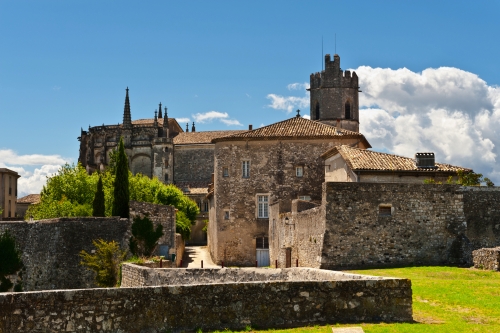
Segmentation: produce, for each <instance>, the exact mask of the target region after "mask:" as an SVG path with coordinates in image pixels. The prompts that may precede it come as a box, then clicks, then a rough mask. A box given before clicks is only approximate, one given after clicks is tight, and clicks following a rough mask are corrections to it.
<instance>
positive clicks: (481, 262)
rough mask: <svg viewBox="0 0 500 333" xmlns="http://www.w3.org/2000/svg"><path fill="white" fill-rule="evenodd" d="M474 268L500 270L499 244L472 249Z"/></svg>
mask: <svg viewBox="0 0 500 333" xmlns="http://www.w3.org/2000/svg"><path fill="white" fill-rule="evenodd" d="M472 258H473V261H474V268H477V269H486V270H490V271H500V246H499V247H495V248H490V249H479V250H475V251H472Z"/></svg>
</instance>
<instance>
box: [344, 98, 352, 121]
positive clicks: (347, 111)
mask: <svg viewBox="0 0 500 333" xmlns="http://www.w3.org/2000/svg"><path fill="white" fill-rule="evenodd" d="M345 119H351V104H350V103H349V102H347V103H345Z"/></svg>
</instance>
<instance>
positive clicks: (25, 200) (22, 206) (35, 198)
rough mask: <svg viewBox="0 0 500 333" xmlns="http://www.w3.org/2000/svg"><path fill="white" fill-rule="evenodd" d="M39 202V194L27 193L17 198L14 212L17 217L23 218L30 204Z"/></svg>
mask: <svg viewBox="0 0 500 333" xmlns="http://www.w3.org/2000/svg"><path fill="white" fill-rule="evenodd" d="M39 202H40V194H28V195H26V196H24V197H22V198H19V199H18V200H17V208H16V214H17V217H19V219H21V220H24V216H25V215H26V212H27V211H28V208H29V207H30V206H31V205H35V204H37V203H39Z"/></svg>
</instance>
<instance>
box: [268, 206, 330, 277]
mask: <svg viewBox="0 0 500 333" xmlns="http://www.w3.org/2000/svg"><path fill="white" fill-rule="evenodd" d="M311 207H314V208H311ZM307 208H309V209H307ZM287 218H288V220H286V219H287ZM269 220H270V226H269V255H270V257H271V264H274V265H275V264H276V260H277V261H278V267H294V266H296V265H297V260H298V266H299V267H313V268H320V265H321V250H322V248H323V235H324V233H325V219H324V209H323V207H321V206H320V207H315V205H314V204H312V203H310V202H306V201H302V200H293V201H292V202H291V203H289V202H286V201H280V202H277V203H275V204H273V205H271V207H270V218H269Z"/></svg>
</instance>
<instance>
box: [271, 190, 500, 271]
mask: <svg viewBox="0 0 500 333" xmlns="http://www.w3.org/2000/svg"><path fill="white" fill-rule="evenodd" d="M499 201H500V189H499V188H474V187H472V188H470V187H461V186H458V185H425V184H389V183H386V184H375V183H336V182H329V183H324V184H323V202H322V206H321V207H318V208H313V209H310V210H305V211H300V210H298V209H293V207H291V209H290V208H287V203H286V202H284V203H279V204H276V205H272V206H271V220H272V222H271V228H270V246H271V250H270V253H271V261H274V260H278V261H279V265H285V264H286V263H285V261H284V258H285V256H286V251H290V252H291V254H290V255H291V257H292V262H293V261H295V259H297V258H298V259H299V262H300V263H301V265H304V266H305V265H307V266H309V267H317V268H325V269H348V268H362V267H384V266H403V265H405V266H406V265H443V264H461V265H471V264H472V257H471V254H472V251H473V250H474V249H477V248H481V247H485V246H498V245H499V244H500V212H499V211H498V209H497V203H498V202H499ZM280 206H282V207H280ZM286 218H288V221H285V219H286ZM287 249H289V250H287ZM315 257H316V259H314V258H315Z"/></svg>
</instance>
